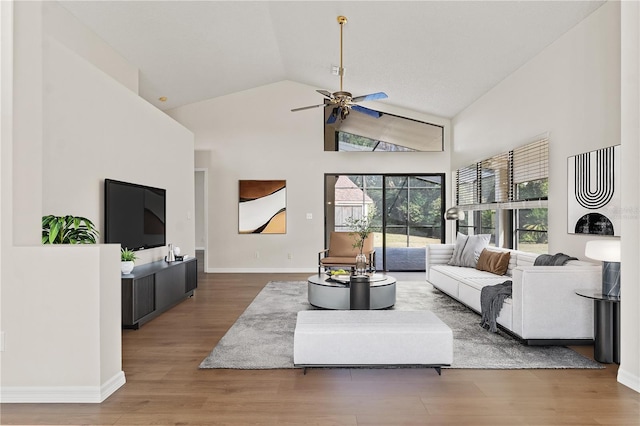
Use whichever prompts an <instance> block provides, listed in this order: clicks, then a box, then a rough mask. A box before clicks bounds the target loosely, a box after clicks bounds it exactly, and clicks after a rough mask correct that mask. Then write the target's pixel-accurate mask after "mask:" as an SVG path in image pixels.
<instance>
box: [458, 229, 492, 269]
mask: <svg viewBox="0 0 640 426" xmlns="http://www.w3.org/2000/svg"><path fill="white" fill-rule="evenodd" d="M490 239H491V235H490V234H480V235H464V234H461V233H458V237H457V239H456V247H455V248H454V250H453V256H451V260H450V261H449V265H452V266H463V267H467V268H475V267H476V263H477V262H478V257H480V253H481V252H482V250H483V249H484V248H485V247H486V246H487V244H489V240H490Z"/></svg>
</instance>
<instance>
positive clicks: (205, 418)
mask: <svg viewBox="0 0 640 426" xmlns="http://www.w3.org/2000/svg"><path fill="white" fill-rule="evenodd" d="M308 275H309V274H200V279H199V286H198V290H197V292H196V295H195V296H194V297H193V298H191V299H189V300H187V301H185V302H183V303H181V304H180V305H178V306H176V307H174V308H173V309H171V310H170V311H168V312H166V313H164V314H162V315H161V316H160V317H158V318H156V319H154V320H153V321H151V322H149V323H147V324H145V325H144V326H142V327H141V328H140V329H139V330H125V331H123V336H122V338H123V369H124V371H125V374H126V378H127V383H126V384H125V385H124V386H123V387H122V388H121V389H120V390H118V391H117V392H116V393H115V394H113V395H112V396H111V397H110V398H109V399H107V400H106V401H105V402H104V403H102V404H4V405H2V407H1V413H0V424H105V425H106V424H112V425H113V424H115V425H151V424H180V425H187V424H201V425H205V424H206V425H213V424H224V425H248V424H263V425H401V424H402V425H419V424H433V425H605V424H606V425H640V395H639V394H638V393H635V392H633V391H631V390H630V389H628V388H626V387H624V386H622V385H620V384H618V383H617V382H616V373H617V366H616V365H607V366H606V368H605V369H603V370H454V369H445V370H443V372H442V376H438V375H437V373H436V372H435V371H434V370H433V369H386V370H385V369H374V370H371V369H312V370H310V371H308V373H307V375H306V376H303V374H302V371H301V370H298V369H292V370H199V369H198V365H199V363H200V362H201V361H202V360H203V359H204V358H205V357H206V356H207V355H208V354H209V352H210V351H211V349H212V348H213V347H214V346H215V344H216V343H217V342H218V340H219V339H220V338H221V337H222V336H223V335H224V333H225V332H226V331H227V329H228V328H229V327H230V326H231V325H232V324H233V323H234V321H235V320H236V319H237V317H238V316H239V315H240V314H241V313H242V312H243V311H244V309H245V308H246V307H247V306H248V305H249V303H251V301H252V300H253V298H254V297H255V296H256V295H257V294H258V292H259V291H260V290H261V289H262V287H263V286H264V285H265V284H266V283H267V282H268V281H272V280H305V279H306V277H307V276H308ZM247 350H251V347H247ZM577 350H579V351H581V352H583V353H585V354H586V355H589V356H590V354H591V352H592V350H591V348H590V347H578V348H577Z"/></svg>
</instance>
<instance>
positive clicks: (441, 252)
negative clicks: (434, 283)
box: [425, 244, 455, 281]
mask: <svg viewBox="0 0 640 426" xmlns="http://www.w3.org/2000/svg"><path fill="white" fill-rule="evenodd" d="M454 247H455V244H427V248H426V255H425V271H426V272H427V281H429V269H430V268H431V265H446V264H447V263H449V260H451V256H453V248H454Z"/></svg>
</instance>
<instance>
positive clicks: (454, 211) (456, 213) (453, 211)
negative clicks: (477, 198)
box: [444, 207, 464, 220]
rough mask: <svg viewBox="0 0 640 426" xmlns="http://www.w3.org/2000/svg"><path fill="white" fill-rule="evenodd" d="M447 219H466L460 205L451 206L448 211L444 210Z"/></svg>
mask: <svg viewBox="0 0 640 426" xmlns="http://www.w3.org/2000/svg"><path fill="white" fill-rule="evenodd" d="M444 218H445V220H464V211H462V210H460V209H459V208H458V207H449V208H448V209H447V211H446V212H444Z"/></svg>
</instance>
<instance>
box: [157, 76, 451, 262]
mask: <svg viewBox="0 0 640 426" xmlns="http://www.w3.org/2000/svg"><path fill="white" fill-rule="evenodd" d="M319 100H320V99H319V95H318V94H317V93H316V92H315V87H311V86H306V85H303V84H298V83H294V82H291V81H282V82H279V83H275V84H271V85H267V86H262V87H258V88H255V89H252V90H247V91H243V92H239V93H235V94H232V95H228V96H223V97H220V98H216V99H211V100H207V101H204V102H199V103H195V104H191V105H187V106H183V107H180V108H176V109H173V110H170V111H168V114H169V115H171V116H172V117H174V118H175V119H176V120H178V121H179V122H180V123H182V124H184V125H185V126H186V127H187V128H189V129H190V130H192V131H193V132H194V134H195V141H196V142H195V147H196V150H198V151H200V150H201V151H206V152H207V153H206V157H207V158H208V160H207V159H203V160H202V163H203V164H200V163H198V167H205V168H208V169H209V206H208V207H209V236H208V238H209V246H208V260H209V272H223V271H224V272H239V271H249V272H260V271H313V270H317V262H318V252H319V251H320V250H321V249H322V248H323V246H324V233H323V232H324V225H323V220H324V219H323V218H324V210H323V207H324V206H323V202H324V174H325V173H448V172H449V134H448V131H447V133H446V134H445V146H446V151H445V152H442V153H428V152H425V153H352V152H324V149H323V135H324V133H323V118H322V117H323V116H322V110H321V109H315V110H307V111H301V112H295V113H292V112H291V111H290V110H291V108H295V107H299V106H304V105H312V104H314V103H317V102H318V101H319ZM376 107H382V108H381V109H384V110H387V111H388V112H394V113H400V114H402V115H407V116H410V117H412V118H416V119H422V120H425V121H432V122H435V123H436V124H445V125H446V126H447V129H448V127H449V125H448V124H449V122H448V120H445V119H441V118H437V117H431V116H425V115H423V114H418V113H415V112H410V111H400V110H398V109H397V108H393V107H391V106H389V105H386V104H384V102H380V103H379V104H376ZM203 155H204V154H203ZM242 179H285V180H286V181H287V233H286V234H284V235H239V234H238V180H242ZM448 201H449V200H447V205H448ZM307 213H311V214H312V216H313V219H311V220H307V219H306V214H307ZM256 252H258V253H259V258H256V256H255V253H256ZM289 253H291V254H292V257H293V258H292V259H288V254H289Z"/></svg>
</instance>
